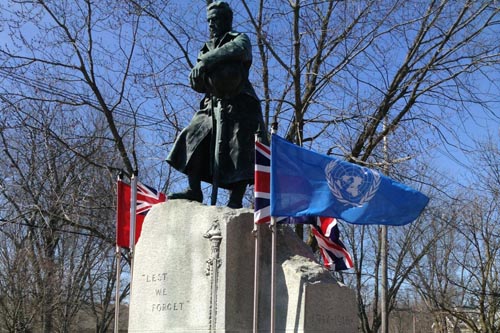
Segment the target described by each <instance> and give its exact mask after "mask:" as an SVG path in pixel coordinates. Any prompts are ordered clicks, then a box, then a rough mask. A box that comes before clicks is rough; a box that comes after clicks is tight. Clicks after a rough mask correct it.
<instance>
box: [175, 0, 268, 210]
mask: <svg viewBox="0 0 500 333" xmlns="http://www.w3.org/2000/svg"><path fill="white" fill-rule="evenodd" d="M207 21H208V27H209V31H210V40H209V41H207V42H206V43H205V45H204V46H203V47H202V49H201V51H200V53H199V54H198V58H197V62H196V65H195V66H194V67H193V69H192V70H191V73H190V75H189V82H190V85H191V87H192V88H193V89H194V90H195V91H197V92H200V93H204V94H205V96H204V98H203V99H202V100H201V102H200V108H199V110H198V111H197V112H196V114H195V115H194V116H193V118H192V120H191V122H190V123H189V125H188V126H187V127H186V128H184V129H183V130H182V132H181V133H180V135H179V136H178V138H177V139H176V141H175V143H174V146H173V148H172V151H171V152H170V154H169V155H168V157H167V162H168V163H169V164H170V165H171V166H172V167H174V168H175V169H177V170H178V171H180V172H182V173H184V174H186V175H187V176H188V184H189V186H188V188H187V189H186V190H185V191H183V192H179V193H171V194H169V196H168V198H169V199H188V200H192V201H198V202H202V201H203V193H202V191H201V181H204V182H208V183H211V184H212V205H215V201H216V198H217V189H218V187H221V188H224V189H228V190H229V191H230V196H229V202H228V204H227V206H228V207H230V208H241V207H242V200H243V195H244V194H245V190H246V187H247V185H249V184H252V183H253V180H254V179H253V178H254V159H255V156H254V155H255V153H254V151H255V148H254V140H255V134H257V135H258V136H259V138H260V140H261V141H262V142H264V143H267V141H268V140H267V134H266V130H265V128H264V122H263V117H262V111H261V107H260V102H259V99H258V98H257V95H256V94H255V91H254V89H253V87H252V85H251V83H250V81H249V80H248V73H249V69H250V66H251V64H252V49H251V43H250V39H249V38H248V36H247V35H246V34H244V33H239V32H235V31H232V21H233V12H232V10H231V8H230V7H229V5H228V4H227V3H226V2H220V1H216V2H212V3H211V4H209V5H208V6H207Z"/></svg>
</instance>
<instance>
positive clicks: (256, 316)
mask: <svg viewBox="0 0 500 333" xmlns="http://www.w3.org/2000/svg"><path fill="white" fill-rule="evenodd" d="M255 141H258V138H257V134H255ZM255 163H257V161H255ZM254 186H255V185H254ZM259 233H260V225H259V224H257V223H254V224H253V230H252V234H253V237H254V240H255V242H254V246H255V249H254V264H253V268H254V275H253V333H257V331H258V330H259V276H260V235H259Z"/></svg>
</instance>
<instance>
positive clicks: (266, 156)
mask: <svg viewBox="0 0 500 333" xmlns="http://www.w3.org/2000/svg"><path fill="white" fill-rule="evenodd" d="M270 162H271V150H270V149H269V147H268V146H266V145H264V144H262V143H260V142H258V141H256V142H255V182H254V197H255V211H254V223H256V224H263V223H268V222H270V221H271V215H270V196H269V194H270ZM276 219H277V222H278V223H290V224H299V223H302V224H311V225H312V226H313V228H312V232H313V235H314V237H315V238H316V240H317V242H318V246H319V249H320V253H321V256H322V258H323V263H324V265H325V266H326V267H327V268H329V269H332V270H335V271H341V270H346V269H349V268H351V267H353V264H352V257H351V255H350V254H349V252H348V251H347V248H346V247H345V246H344V243H342V241H341V240H340V232H339V228H338V225H337V220H336V219H332V218H323V217H309V216H305V217H298V218H293V217H290V218H286V217H276Z"/></svg>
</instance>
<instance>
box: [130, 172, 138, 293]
mask: <svg viewBox="0 0 500 333" xmlns="http://www.w3.org/2000/svg"><path fill="white" fill-rule="evenodd" d="M130 187H131V189H132V191H130V196H131V198H130V243H129V249H130V294H132V280H133V278H134V257H135V252H134V250H135V220H136V210H137V171H134V173H133V174H132V177H131V178H130Z"/></svg>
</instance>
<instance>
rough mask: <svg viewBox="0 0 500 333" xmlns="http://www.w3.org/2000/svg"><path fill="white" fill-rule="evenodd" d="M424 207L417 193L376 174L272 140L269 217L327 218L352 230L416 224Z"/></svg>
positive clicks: (363, 168) (424, 204) (280, 139)
mask: <svg viewBox="0 0 500 333" xmlns="http://www.w3.org/2000/svg"><path fill="white" fill-rule="evenodd" d="M428 201H429V198H427V197H426V196H425V195H424V194H422V193H420V192H419V191H416V190H414V189H412V188H410V187H408V186H406V185H404V184H401V183H398V182H396V181H395V180H393V179H391V178H389V177H386V176H384V175H382V174H380V173H379V172H377V171H375V170H372V169H369V168H365V167H362V166H359V165H356V164H353V163H348V162H345V161H341V160H338V159H335V158H332V157H329V156H326V155H321V154H318V153H315V152H312V151H309V150H306V149H304V148H301V147H299V146H296V145H294V144H291V143H289V142H287V141H286V140H284V139H282V138H280V137H279V136H277V135H273V137H272V142H271V215H272V216H296V217H297V216H329V217H334V218H339V219H342V220H344V221H346V222H349V223H354V224H384V225H404V224H408V223H410V222H412V221H414V220H415V219H416V218H417V217H418V216H419V215H420V213H421V212H422V210H423V209H424V208H425V206H426V205H427V203H428Z"/></svg>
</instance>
